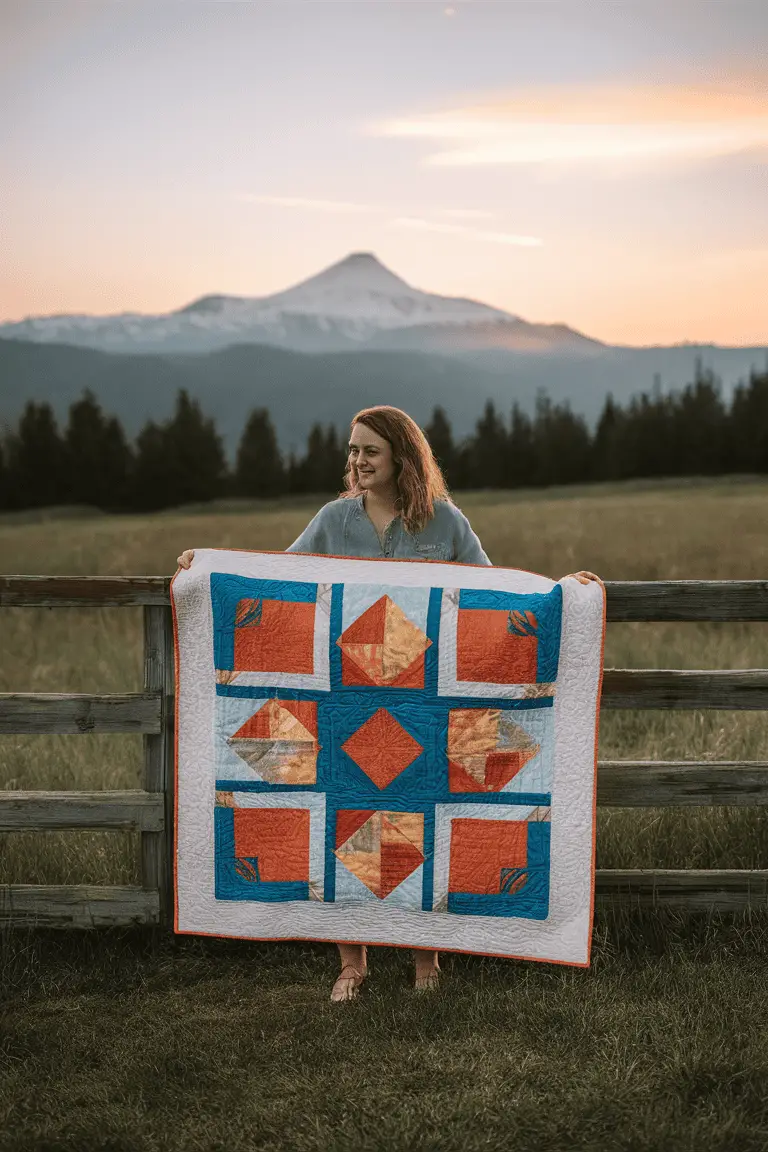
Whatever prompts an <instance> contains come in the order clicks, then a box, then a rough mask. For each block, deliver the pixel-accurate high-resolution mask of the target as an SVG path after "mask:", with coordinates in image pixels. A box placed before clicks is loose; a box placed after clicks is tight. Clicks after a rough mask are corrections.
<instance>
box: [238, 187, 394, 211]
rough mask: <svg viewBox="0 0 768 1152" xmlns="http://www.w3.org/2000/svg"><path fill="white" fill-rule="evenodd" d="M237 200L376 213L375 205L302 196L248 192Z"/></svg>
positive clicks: (283, 206) (279, 206)
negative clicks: (262, 194)
mask: <svg viewBox="0 0 768 1152" xmlns="http://www.w3.org/2000/svg"><path fill="white" fill-rule="evenodd" d="M236 199H237V200H243V201H246V202H247V203H250V204H268V205H272V206H273V207H275V208H299V209H302V210H303V211H305V212H339V213H348V212H377V211H381V209H380V208H377V207H376V205H375V204H358V203H354V202H353V201H351V200H311V199H307V198H306V197H303V196H257V195H255V194H253V193H250V192H240V193H238V194H237V196H236Z"/></svg>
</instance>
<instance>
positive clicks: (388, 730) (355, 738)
mask: <svg viewBox="0 0 768 1152" xmlns="http://www.w3.org/2000/svg"><path fill="white" fill-rule="evenodd" d="M341 747H342V749H343V750H344V752H346V754H347V756H349V757H351V759H352V760H354V762H355V764H357V766H358V768H361V769H362V770H363V772H365V774H366V776H368V778H369V779H370V780H372V781H373V783H374V784H375V785H376V787H377V788H386V787H387V785H388V784H391V783H392V781H393V780H394V779H395V777H396V776H399V775H400V773H401V772H403V771H404V770H405V769H406V768H407V767H408V765H409V764H412V763H413V762H414V760H415V759H416V757H417V756H420V755H421V753H422V752H423V751H424V749H423V748H422V746H421V744H419V742H418V740H414V738H413V736H411V735H410V734H409V733H408V732H406V730H405V728H403V726H402V724H399V723H398V722H397V720H395V718H394V716H392V715H391V714H390V713H389V712H388V711H387V709H386V708H379V709H378V711H377V712H374V714H373V716H371V718H370V720H366V722H365V724H363V725H362V727H360V728H358V730H357V732H353V733H352V735H351V736H350V737H349V739H348V740H347V741H346V742H345V743H344V744H342V746H341Z"/></svg>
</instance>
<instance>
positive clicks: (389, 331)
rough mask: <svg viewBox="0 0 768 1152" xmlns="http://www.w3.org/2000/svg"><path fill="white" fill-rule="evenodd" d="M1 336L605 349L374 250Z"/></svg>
mask: <svg viewBox="0 0 768 1152" xmlns="http://www.w3.org/2000/svg"><path fill="white" fill-rule="evenodd" d="M0 338H4V339H16V340H30V341H35V342H39V343H60V344H74V345H77V346H80V347H86V348H94V349H98V350H100V351H105V352H120V353H129V352H172V353H178V352H182V353H183V352H192V353H201V352H212V351H215V350H216V349H219V348H224V347H226V346H228V345H230V344H270V345H272V346H273V347H278V348H287V349H290V350H292V351H298V352H336V351H344V350H351V349H359V348H371V349H380V350H389V351H439V352H447V353H453V352H460V351H467V350H471V349H478V348H497V349H499V348H500V349H506V350H512V351H517V352H530V353H541V352H569V353H573V354H595V353H599V352H600V351H601V350H602V348H603V347H604V345H602V344H600V342H599V341H597V340H591V339H590V338H589V337H587V336H582V335H581V334H580V333H578V332H575V331H574V330H573V329H571V328H568V327H566V326H565V325H563V324H553V325H545V324H531V323H529V322H528V321H526V320H522V319H521V318H520V317H519V316H513V315H511V314H510V313H508V312H503V311H501V310H500V309H498V308H491V307H489V306H488V305H487V304H480V303H478V302H477V301H475V300H463V299H460V298H455V297H451V296H439V295H435V294H434V293H431V292H422V291H420V290H419V289H417V288H412V287H411V286H410V285H409V284H407V283H406V281H405V280H402V279H401V278H400V277H399V276H396V275H395V274H394V272H391V271H390V270H389V269H388V268H385V267H384V265H383V264H382V263H381V262H380V261H379V260H378V259H377V258H376V257H375V256H374V255H373V254H371V253H369V252H355V253H352V255H350V256H347V257H346V259H344V260H341V261H340V262H339V263H338V264H334V265H333V266H332V267H330V268H327V269H325V271H324V272H320V273H318V275H316V276H312V277H310V278H309V279H308V280H305V281H303V282H302V283H301V284H297V285H296V286H295V287H293V288H288V289H287V290H286V291H284V292H278V293H276V294H275V295H273V296H263V297H243V296H203V297H201V298H200V299H199V300H195V301H193V302H192V303H191V304H187V305H186V306H185V307H183V308H180V309H179V310H178V311H176V312H170V313H168V314H167V315H162V316H150V315H142V314H139V313H134V312H131V313H124V314H122V315H119V316H103V317H99V316H45V317H36V318H30V319H27V320H22V321H19V322H15V323H6V324H0Z"/></svg>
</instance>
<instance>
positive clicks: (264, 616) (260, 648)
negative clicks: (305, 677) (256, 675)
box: [235, 599, 315, 673]
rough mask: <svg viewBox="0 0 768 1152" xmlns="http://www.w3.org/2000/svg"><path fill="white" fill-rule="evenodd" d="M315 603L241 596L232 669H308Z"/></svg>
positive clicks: (311, 666) (311, 659) (310, 669)
mask: <svg viewBox="0 0 768 1152" xmlns="http://www.w3.org/2000/svg"><path fill="white" fill-rule="evenodd" d="M314 669H315V604H314V602H313V603H311V604H306V603H303V602H300V601H295V600H265V599H259V600H241V601H240V602H239V603H238V605H237V612H236V614H235V671H236V672H297V673H302V672H303V673H312V672H314Z"/></svg>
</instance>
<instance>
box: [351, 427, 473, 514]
mask: <svg viewBox="0 0 768 1152" xmlns="http://www.w3.org/2000/svg"><path fill="white" fill-rule="evenodd" d="M356 424H364V425H365V427H366V428H370V429H371V430H372V431H373V432H375V433H376V434H377V435H378V436H381V437H382V439H384V440H387V441H388V442H389V444H390V445H391V447H392V459H393V461H394V464H395V470H396V471H395V478H396V483H397V500H396V501H395V506H396V507H397V510H398V512H399V513H400V517H401V519H402V521H403V525H404V527H405V529H406V531H407V532H411V533H413V532H421V531H422V530H423V529H424V527H425V526H426V524H427V523H428V522H429V521H430V520H431V519H432V517H433V516H434V514H435V500H450V499H451V496H450V493H449V491H448V486H447V485H446V483H445V477H444V476H443V474H442V472H441V471H440V466H439V464H438V463H437V460H435V457H434V455H433V453H432V449H431V448H430V446H429V441H428V440H427V438H426V436H425V435H424V433H423V432H422V430H421V428H419V426H418V424H417V423H416V421H415V420H412V419H411V417H410V416H408V415H407V414H406V413H405V412H402V411H401V410H400V409H399V408H392V407H390V406H389V405H388V404H377V405H376V406H375V407H373V408H363V409H362V411H360V412H358V413H357V414H356V415H355V416H353V417H352V423H351V425H350V431H351V430H352V429H353V428H354V427H355V425H356ZM344 484H345V486H346V490H345V491H344V492H342V493H341V495H342V496H359V495H360V494H361V492H362V489H361V488H360V483H359V478H358V474H357V465H356V464H355V463H354V462H353V461H352V460H351V459H350V460H349V461H348V463H347V470H346V472H345V474H344Z"/></svg>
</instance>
